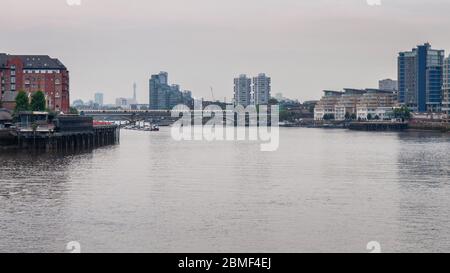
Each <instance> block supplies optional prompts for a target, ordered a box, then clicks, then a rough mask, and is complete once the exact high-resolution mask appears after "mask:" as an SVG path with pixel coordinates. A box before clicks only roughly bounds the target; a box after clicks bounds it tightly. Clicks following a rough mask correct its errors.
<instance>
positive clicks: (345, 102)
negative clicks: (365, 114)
mask: <svg viewBox="0 0 450 273" xmlns="http://www.w3.org/2000/svg"><path fill="white" fill-rule="evenodd" d="M365 92H366V91H365V90H361V89H351V88H346V89H344V93H343V94H342V96H341V97H340V99H339V100H338V102H337V104H336V106H335V120H347V119H350V117H352V116H356V106H357V105H358V102H359V99H360V98H361V96H362V95H363V94H364V93H365Z"/></svg>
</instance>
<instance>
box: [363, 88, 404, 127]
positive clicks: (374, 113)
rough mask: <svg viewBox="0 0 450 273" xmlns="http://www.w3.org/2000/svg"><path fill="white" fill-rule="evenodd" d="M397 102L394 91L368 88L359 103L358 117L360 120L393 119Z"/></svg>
mask: <svg viewBox="0 0 450 273" xmlns="http://www.w3.org/2000/svg"><path fill="white" fill-rule="evenodd" d="M395 103H396V98H395V94H394V93H393V92H392V91H386V90H379V89H366V92H365V93H364V94H363V95H362V96H361V98H360V99H359V102H358V105H357V117H358V119H360V120H370V119H380V120H387V119H391V117H392V114H393V109H394V107H395Z"/></svg>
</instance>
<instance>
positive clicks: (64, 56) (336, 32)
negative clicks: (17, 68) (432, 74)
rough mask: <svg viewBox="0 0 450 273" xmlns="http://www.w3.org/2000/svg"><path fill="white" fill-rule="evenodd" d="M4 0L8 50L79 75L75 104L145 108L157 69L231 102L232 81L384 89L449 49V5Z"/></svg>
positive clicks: (286, 89)
mask: <svg viewBox="0 0 450 273" xmlns="http://www.w3.org/2000/svg"><path fill="white" fill-rule="evenodd" d="M77 1H78V0H0V7H1V9H2V11H3V12H2V15H1V16H0V26H1V27H0V37H1V38H0V52H3V53H9V54H43V55H50V56H51V57H54V58H58V59H60V60H61V61H62V62H63V63H64V64H65V65H66V66H67V67H68V69H69V70H70V80H71V86H70V88H71V100H72V101H73V100H75V99H79V98H81V99H83V100H89V99H93V96H94V93H95V92H102V93H104V94H105V101H106V103H113V102H114V101H115V98H116V97H131V96H132V90H133V89H132V87H133V82H136V83H137V91H138V100H139V102H140V103H148V79H149V78H150V76H151V74H156V73H158V72H159V71H167V72H168V73H169V81H170V83H174V84H180V85H181V88H182V89H186V90H191V91H192V92H193V94H194V96H195V97H197V98H201V97H203V98H205V99H211V97H212V95H211V91H210V87H213V90H214V95H215V99H220V100H223V99H224V98H227V100H228V101H229V100H230V99H231V98H232V97H233V78H234V77H236V76H238V75H239V74H247V75H249V76H254V75H257V74H258V73H261V72H263V73H266V74H268V75H269V76H270V77H271V78H272V95H275V94H276V93H283V95H284V96H285V97H289V98H293V99H299V100H300V101H305V100H311V99H319V98H320V97H321V95H322V90H324V89H332V90H334V89H337V90H340V89H342V88H346V87H354V88H376V87H377V86H378V80H380V79H384V78H394V79H395V78H396V77H397V72H396V71H397V63H396V61H397V59H396V58H397V54H398V52H399V51H405V50H411V48H413V47H415V46H416V45H418V44H423V43H425V42H430V43H431V44H432V46H433V47H434V48H438V49H445V50H446V51H447V52H448V51H450V34H449V33H450V32H449V28H450V16H449V15H448V11H449V10H450V1H448V0H381V5H368V3H367V1H373V2H377V1H379V0H127V1H124V0H81V5H69V2H77Z"/></svg>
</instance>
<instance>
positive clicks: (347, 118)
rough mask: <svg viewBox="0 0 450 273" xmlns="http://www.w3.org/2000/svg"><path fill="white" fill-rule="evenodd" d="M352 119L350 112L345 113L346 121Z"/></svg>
mask: <svg viewBox="0 0 450 273" xmlns="http://www.w3.org/2000/svg"><path fill="white" fill-rule="evenodd" d="M349 119H351V115H350V113H349V112H345V120H349Z"/></svg>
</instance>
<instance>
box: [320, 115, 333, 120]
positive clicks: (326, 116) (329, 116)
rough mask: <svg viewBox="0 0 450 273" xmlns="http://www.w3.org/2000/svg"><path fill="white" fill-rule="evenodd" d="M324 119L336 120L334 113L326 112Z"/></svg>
mask: <svg viewBox="0 0 450 273" xmlns="http://www.w3.org/2000/svg"><path fill="white" fill-rule="evenodd" d="M323 119H324V120H334V114H325V115H323Z"/></svg>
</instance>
